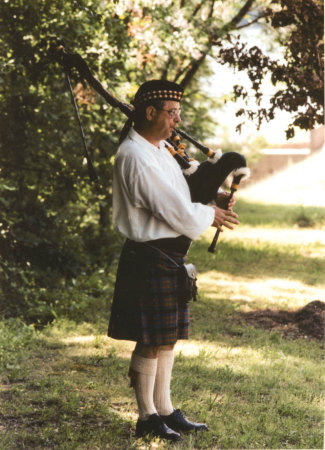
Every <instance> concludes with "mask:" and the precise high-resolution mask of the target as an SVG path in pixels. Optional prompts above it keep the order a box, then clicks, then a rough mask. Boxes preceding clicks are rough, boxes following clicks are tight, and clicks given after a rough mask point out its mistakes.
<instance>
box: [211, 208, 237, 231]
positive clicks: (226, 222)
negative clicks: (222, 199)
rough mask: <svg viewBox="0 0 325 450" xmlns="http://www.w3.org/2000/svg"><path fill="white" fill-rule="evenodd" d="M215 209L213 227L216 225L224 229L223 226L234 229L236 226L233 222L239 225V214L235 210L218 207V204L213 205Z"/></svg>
mask: <svg viewBox="0 0 325 450" xmlns="http://www.w3.org/2000/svg"><path fill="white" fill-rule="evenodd" d="M213 209H214V221H213V224H212V226H213V227H216V228H217V229H218V230H220V231H223V229H222V227H223V226H225V227H227V228H229V229H230V230H233V229H234V227H233V226H232V225H231V224H234V225H239V222H238V220H237V218H238V215H237V214H236V213H235V212H234V211H231V210H230V209H228V210H224V209H222V208H218V206H213Z"/></svg>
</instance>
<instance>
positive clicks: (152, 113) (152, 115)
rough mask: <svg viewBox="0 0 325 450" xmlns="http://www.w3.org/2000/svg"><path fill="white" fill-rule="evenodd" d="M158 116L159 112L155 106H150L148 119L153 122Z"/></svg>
mask: <svg viewBox="0 0 325 450" xmlns="http://www.w3.org/2000/svg"><path fill="white" fill-rule="evenodd" d="M156 114H157V110H156V108H155V107H154V106H152V105H150V106H147V108H146V119H147V120H149V121H152V120H153V119H154V118H155V117H156Z"/></svg>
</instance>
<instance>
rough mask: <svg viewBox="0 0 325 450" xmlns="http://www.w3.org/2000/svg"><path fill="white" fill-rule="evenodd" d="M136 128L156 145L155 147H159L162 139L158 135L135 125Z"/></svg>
mask: <svg viewBox="0 0 325 450" xmlns="http://www.w3.org/2000/svg"><path fill="white" fill-rule="evenodd" d="M134 129H135V131H136V132H137V133H138V134H140V136H142V137H143V138H144V139H146V140H147V141H148V142H150V144H152V145H154V146H155V147H159V142H160V141H161V139H157V137H156V136H155V135H153V134H152V133H151V132H150V131H149V130H146V129H143V128H136V127H134Z"/></svg>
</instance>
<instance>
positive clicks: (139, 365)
mask: <svg viewBox="0 0 325 450" xmlns="http://www.w3.org/2000/svg"><path fill="white" fill-rule="evenodd" d="M130 367H131V369H133V370H134V371H135V372H137V377H136V382H135V388H134V389H135V396H136V399H137V404H138V410H139V419H140V420H146V419H147V418H148V417H149V416H150V415H151V414H155V413H156V414H157V410H156V408H155V405H154V402H153V390H154V385H155V377H156V371H157V358H155V359H151V358H143V357H142V356H140V355H137V354H136V353H134V352H133V353H132V358H131V363H130Z"/></svg>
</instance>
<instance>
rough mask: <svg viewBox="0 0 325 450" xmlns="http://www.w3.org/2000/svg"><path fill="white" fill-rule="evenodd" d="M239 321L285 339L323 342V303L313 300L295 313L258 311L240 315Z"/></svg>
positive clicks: (324, 307) (324, 312)
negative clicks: (277, 333)
mask: <svg viewBox="0 0 325 450" xmlns="http://www.w3.org/2000/svg"><path fill="white" fill-rule="evenodd" d="M240 319H241V320H244V321H246V322H248V323H249V324H251V325H254V326H257V327H261V328H263V329H266V330H275V331H278V332H280V333H281V334H282V335H283V336H285V337H290V338H294V339H295V338H301V337H302V338H305V339H306V338H311V339H317V340H320V341H321V340H324V329H325V302H323V301H321V300H314V301H312V302H310V303H308V304H307V305H306V306H304V307H303V308H301V309H299V310H297V311H281V310H271V309H265V310H262V311H261V310H259V311H250V312H247V313H242V314H241V315H240Z"/></svg>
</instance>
